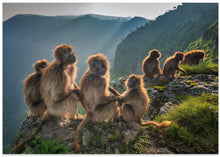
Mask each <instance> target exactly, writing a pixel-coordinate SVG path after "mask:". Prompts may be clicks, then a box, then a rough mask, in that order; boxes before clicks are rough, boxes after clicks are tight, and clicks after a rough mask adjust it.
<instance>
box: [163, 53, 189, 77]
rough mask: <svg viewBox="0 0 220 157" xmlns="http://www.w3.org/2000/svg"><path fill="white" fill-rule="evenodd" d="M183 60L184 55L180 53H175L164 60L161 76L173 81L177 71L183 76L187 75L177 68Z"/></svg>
mask: <svg viewBox="0 0 220 157" xmlns="http://www.w3.org/2000/svg"><path fill="white" fill-rule="evenodd" d="M183 59H184V54H183V53H182V52H179V51H178V52H176V53H175V54H174V55H173V56H171V57H169V58H167V59H166V61H165V62H164V64H163V71H162V72H163V75H164V76H165V77H166V78H168V79H171V80H173V79H174V78H175V76H176V73H177V71H181V72H183V73H184V74H187V73H186V71H185V70H183V69H182V68H180V67H179V64H180V63H181V61H182V60H183Z"/></svg>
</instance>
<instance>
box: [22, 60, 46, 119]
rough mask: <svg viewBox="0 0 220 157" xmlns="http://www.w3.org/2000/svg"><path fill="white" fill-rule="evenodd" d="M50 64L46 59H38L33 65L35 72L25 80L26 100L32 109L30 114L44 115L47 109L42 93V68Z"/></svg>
mask: <svg viewBox="0 0 220 157" xmlns="http://www.w3.org/2000/svg"><path fill="white" fill-rule="evenodd" d="M48 65H49V62H48V61H47V60H45V59H43V60H39V61H37V62H36V63H35V64H34V65H33V67H34V69H35V72H34V73H32V74H30V75H29V76H28V77H27V78H26V79H25V80H24V100H25V102H26V104H27V106H28V108H29V109H30V112H29V116H43V114H44V112H45V111H46V109H47V106H46V105H45V103H44V101H43V99H42V97H41V94H40V81H41V76H42V70H43V69H44V68H46V67H47V66H48Z"/></svg>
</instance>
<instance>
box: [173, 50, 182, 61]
mask: <svg viewBox="0 0 220 157" xmlns="http://www.w3.org/2000/svg"><path fill="white" fill-rule="evenodd" d="M183 56H184V54H183V53H182V52H176V53H175V58H177V59H178V60H179V61H182V60H183Z"/></svg>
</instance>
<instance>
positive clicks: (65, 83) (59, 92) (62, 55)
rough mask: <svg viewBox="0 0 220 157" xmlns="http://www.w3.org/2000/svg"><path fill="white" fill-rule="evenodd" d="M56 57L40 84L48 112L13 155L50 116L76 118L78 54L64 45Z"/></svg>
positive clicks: (56, 50) (32, 136)
mask: <svg viewBox="0 0 220 157" xmlns="http://www.w3.org/2000/svg"><path fill="white" fill-rule="evenodd" d="M54 57H55V60H54V61H53V62H52V63H51V64H50V65H49V66H48V67H46V68H45V69H44V70H43V72H42V78H41V83H40V92H41V96H42V98H43V100H44V102H45V104H46V106H47V112H46V114H45V115H43V117H42V118H41V121H40V123H39V125H38V126H37V128H36V129H35V131H34V132H33V133H32V134H31V135H30V136H29V137H27V138H26V139H25V140H24V141H22V142H20V143H19V144H17V146H16V147H14V148H13V149H12V153H20V152H22V150H23V149H24V146H25V144H27V143H28V142H30V141H31V140H32V139H33V138H34V137H35V134H36V133H38V132H39V131H40V129H41V126H42V125H43V122H44V120H45V119H46V118H47V117H48V116H49V115H54V116H62V115H64V114H65V113H70V114H71V118H76V117H75V115H76V113H77V109H78V108H77V101H78V100H79V98H78V96H77V93H78V89H76V83H75V82H73V81H74V80H75V77H76V70H77V67H76V65H75V64H76V61H77V55H76V52H75V51H74V50H73V48H72V47H71V46H68V45H65V44H64V45H60V46H57V47H56V48H55V50H54ZM68 69H71V70H68ZM68 72H69V73H68ZM74 87H75V88H74Z"/></svg>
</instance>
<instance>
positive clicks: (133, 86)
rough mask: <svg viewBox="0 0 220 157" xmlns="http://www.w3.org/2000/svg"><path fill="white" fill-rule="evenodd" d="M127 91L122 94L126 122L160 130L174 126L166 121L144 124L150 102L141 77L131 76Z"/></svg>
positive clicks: (122, 110) (122, 108) (123, 113)
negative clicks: (150, 125) (151, 126)
mask: <svg viewBox="0 0 220 157" xmlns="http://www.w3.org/2000/svg"><path fill="white" fill-rule="evenodd" d="M126 87H127V89H126V91H125V92H124V93H123V94H122V102H123V104H122V107H121V114H122V117H123V119H124V120H125V121H128V122H138V123H140V124H141V125H148V124H152V125H154V126H156V127H158V128H160V129H161V128H165V127H168V126H170V125H171V124H172V122H170V121H164V122H162V123H161V124H158V123H156V122H153V121H148V122H143V121H142V117H143V115H144V113H145V112H146V111H147V108H148V103H149V101H150V99H149V97H148V94H147V91H146V90H145V89H144V85H143V80H142V78H141V76H137V75H134V74H132V75H130V76H129V78H128V79H127V81H126Z"/></svg>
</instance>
